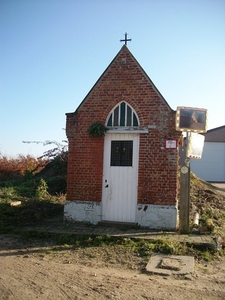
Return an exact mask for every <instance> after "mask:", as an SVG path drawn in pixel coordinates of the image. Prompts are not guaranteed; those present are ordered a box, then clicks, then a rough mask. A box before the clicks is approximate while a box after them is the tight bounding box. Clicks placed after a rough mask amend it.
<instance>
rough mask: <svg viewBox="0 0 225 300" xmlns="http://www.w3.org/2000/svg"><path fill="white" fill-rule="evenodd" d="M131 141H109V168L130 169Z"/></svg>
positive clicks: (131, 157)
mask: <svg viewBox="0 0 225 300" xmlns="http://www.w3.org/2000/svg"><path fill="white" fill-rule="evenodd" d="M132 161H133V141H127V140H126V141H111V162H110V166H111V167H132Z"/></svg>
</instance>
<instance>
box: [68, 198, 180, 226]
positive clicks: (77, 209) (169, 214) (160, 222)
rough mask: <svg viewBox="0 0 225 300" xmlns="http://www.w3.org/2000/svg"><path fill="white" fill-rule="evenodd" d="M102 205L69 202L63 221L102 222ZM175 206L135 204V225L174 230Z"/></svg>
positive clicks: (175, 223)
mask: <svg viewBox="0 0 225 300" xmlns="http://www.w3.org/2000/svg"><path fill="white" fill-rule="evenodd" d="M101 211H102V203H101V202H94V201H69V200H67V201H66V203H65V205H64V219H65V220H67V221H71V222H74V221H76V222H85V223H91V224H94V225H96V224H98V222H100V221H102V215H101ZM177 220H178V209H177V206H170V205H153V204H137V206H136V219H135V223H137V224H138V225H140V226H143V227H148V228H150V229H157V230H176V229H177V224H178V223H177Z"/></svg>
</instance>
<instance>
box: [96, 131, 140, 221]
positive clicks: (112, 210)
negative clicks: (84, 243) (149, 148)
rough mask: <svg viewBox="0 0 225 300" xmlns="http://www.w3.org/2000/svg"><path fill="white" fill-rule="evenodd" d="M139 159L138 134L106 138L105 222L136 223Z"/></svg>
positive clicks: (103, 206) (103, 215) (103, 217)
mask: <svg viewBox="0 0 225 300" xmlns="http://www.w3.org/2000/svg"><path fill="white" fill-rule="evenodd" d="M138 158H139V135H138V134H112V133H107V134H106V135H105V141H104V165H103V183H102V220H105V221H114V222H135V214H136V206H137V186H138Z"/></svg>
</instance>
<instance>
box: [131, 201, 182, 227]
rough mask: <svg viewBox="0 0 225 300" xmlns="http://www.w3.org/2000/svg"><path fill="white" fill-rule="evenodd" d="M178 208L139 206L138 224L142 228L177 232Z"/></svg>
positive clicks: (150, 205)
mask: <svg viewBox="0 0 225 300" xmlns="http://www.w3.org/2000/svg"><path fill="white" fill-rule="evenodd" d="M177 219H178V209H177V206H170V205H152V204H138V205H137V214H136V222H137V223H138V225H140V226H144V227H149V228H151V229H160V230H176V229H177Z"/></svg>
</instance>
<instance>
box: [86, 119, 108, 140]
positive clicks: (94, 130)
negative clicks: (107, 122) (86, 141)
mask: <svg viewBox="0 0 225 300" xmlns="http://www.w3.org/2000/svg"><path fill="white" fill-rule="evenodd" d="M107 130H108V128H107V127H105V126H104V125H102V123H101V122H94V123H92V124H91V125H90V126H89V128H88V133H89V134H90V135H91V136H93V137H98V136H104V135H105V133H106V131H107Z"/></svg>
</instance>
